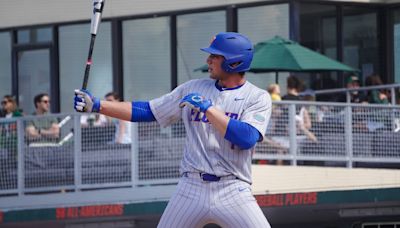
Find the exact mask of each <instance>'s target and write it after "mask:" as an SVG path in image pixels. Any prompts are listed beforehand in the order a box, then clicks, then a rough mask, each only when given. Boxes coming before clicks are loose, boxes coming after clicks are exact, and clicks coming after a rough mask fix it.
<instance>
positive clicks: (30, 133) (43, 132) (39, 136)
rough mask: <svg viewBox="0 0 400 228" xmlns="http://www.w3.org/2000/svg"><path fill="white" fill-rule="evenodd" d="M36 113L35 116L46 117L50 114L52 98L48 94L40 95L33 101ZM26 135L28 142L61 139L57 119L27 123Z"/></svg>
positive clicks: (38, 119) (41, 119) (42, 119)
mask: <svg viewBox="0 0 400 228" xmlns="http://www.w3.org/2000/svg"><path fill="white" fill-rule="evenodd" d="M33 102H34V105H35V108H36V111H35V112H34V113H32V115H35V116H38V117H39V116H45V115H47V114H48V113H49V112H50V97H49V95H48V94H47V93H40V94H38V95H36V96H35V98H34V99H33ZM26 134H27V137H28V141H29V142H32V141H45V142H46V141H47V142H48V141H54V140H57V139H58V138H59V135H60V127H59V126H58V121H57V119H56V118H52V117H47V118H35V119H33V120H32V121H30V122H28V123H27V127H26Z"/></svg>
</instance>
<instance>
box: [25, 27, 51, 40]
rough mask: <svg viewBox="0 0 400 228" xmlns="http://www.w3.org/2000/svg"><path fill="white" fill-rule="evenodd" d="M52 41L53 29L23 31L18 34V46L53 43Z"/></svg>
mask: <svg viewBox="0 0 400 228" xmlns="http://www.w3.org/2000/svg"><path fill="white" fill-rule="evenodd" d="M52 40H53V29H52V28H47V27H46V28H36V29H23V30H18V32H17V42H18V44H28V43H40V42H51V41H52Z"/></svg>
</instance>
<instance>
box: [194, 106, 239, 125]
mask: <svg viewBox="0 0 400 228" xmlns="http://www.w3.org/2000/svg"><path fill="white" fill-rule="evenodd" d="M225 115H226V116H227V117H229V118H232V119H234V120H237V119H238V118H239V114H237V113H232V112H225ZM189 120H190V121H193V122H203V123H208V122H209V121H208V119H207V116H206V115H205V114H204V113H202V112H197V111H195V110H193V109H192V110H191V111H190V119H189Z"/></svg>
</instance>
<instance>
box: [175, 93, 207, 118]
mask: <svg viewBox="0 0 400 228" xmlns="http://www.w3.org/2000/svg"><path fill="white" fill-rule="evenodd" d="M185 105H187V106H188V107H190V108H191V109H194V110H197V111H200V112H204V113H205V112H206V111H207V109H208V108H210V107H211V106H212V102H211V100H210V99H206V98H205V97H203V96H202V95H200V94H199V93H190V94H188V95H186V96H185V97H184V98H183V99H182V100H181V102H180V103H179V107H180V108H183V107H185Z"/></svg>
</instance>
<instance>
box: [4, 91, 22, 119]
mask: <svg viewBox="0 0 400 228" xmlns="http://www.w3.org/2000/svg"><path fill="white" fill-rule="evenodd" d="M1 107H2V112H1V115H0V117H5V118H11V117H19V116H22V112H21V111H20V110H19V109H18V105H17V102H16V101H15V99H14V98H13V97H12V96H11V95H5V96H4V97H3V100H2V101H1Z"/></svg>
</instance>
